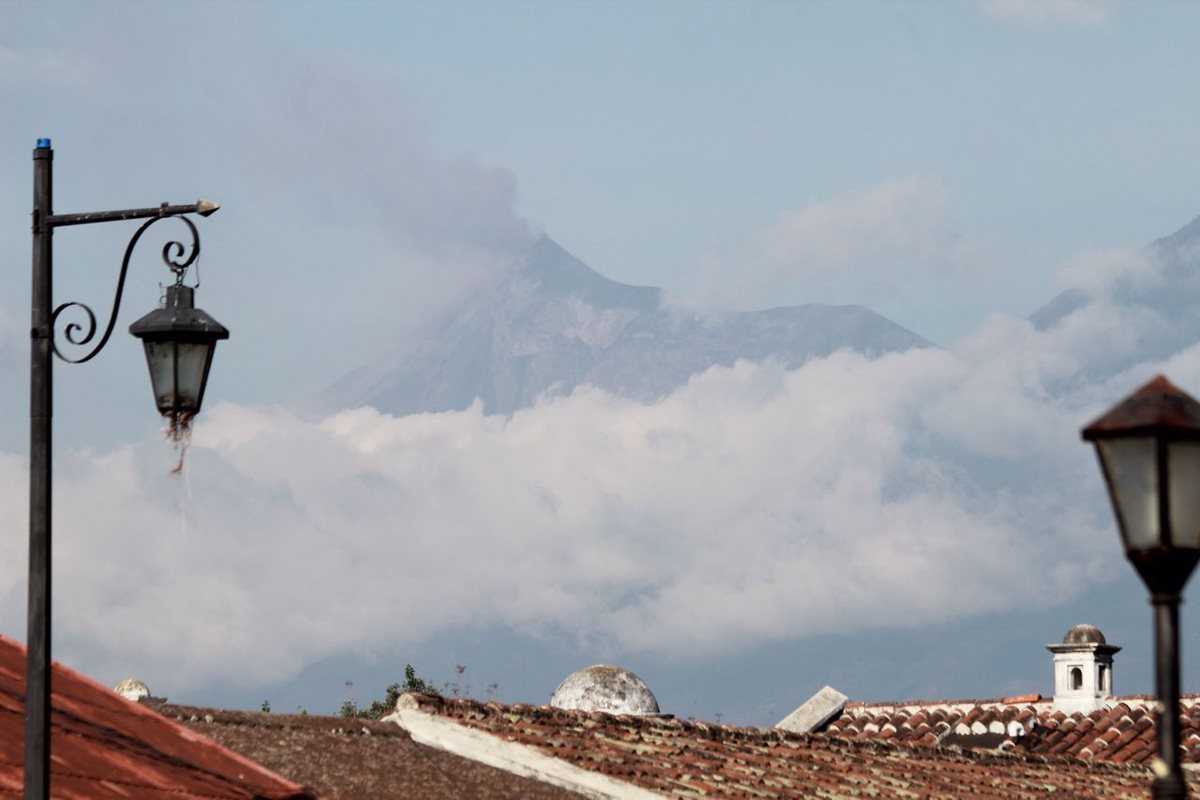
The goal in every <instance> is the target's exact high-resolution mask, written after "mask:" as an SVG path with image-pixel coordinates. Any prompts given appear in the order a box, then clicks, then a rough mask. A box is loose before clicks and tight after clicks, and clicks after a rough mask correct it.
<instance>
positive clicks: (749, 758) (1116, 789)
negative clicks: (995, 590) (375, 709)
mask: <svg viewBox="0 0 1200 800" xmlns="http://www.w3.org/2000/svg"><path fill="white" fill-rule="evenodd" d="M400 708H401V709H404V711H402V712H401V714H400V715H398V717H402V716H403V715H404V714H406V713H407V714H412V713H414V712H417V713H419V714H420V715H422V717H421V718H424V717H431V718H434V719H441V720H451V721H453V722H455V723H457V724H458V725H460V726H463V727H466V728H469V729H473V730H477V731H483V732H486V733H489V734H492V735H493V736H495V737H497V738H499V739H501V740H503V741H508V742H515V743H519V744H523V745H526V746H528V747H531V748H534V749H535V750H537V751H539V752H541V753H543V754H546V755H549V756H552V757H553V758H556V759H559V760H561V761H564V762H567V763H569V764H572V765H574V766H576V767H580V768H582V769H585V770H589V771H593V772H598V773H602V774H604V775H607V776H609V777H611V778H614V779H617V780H620V781H624V782H627V783H629V784H633V785H635V786H637V787H640V788H642V789H645V790H650V791H653V792H656V793H659V794H661V795H663V796H667V797H679V798H731V799H732V798H812V797H821V798H865V797H872V798H902V797H903V798H914V797H928V798H960V797H961V798H965V797H971V798H983V799H984V800H986V799H987V798H995V799H996V800H1000V798H1004V800H1023V799H1024V798H1041V797H1045V796H1046V795H1047V794H1051V793H1053V794H1056V795H1057V796H1060V797H1070V798H1081V799H1082V798H1101V797H1103V798H1145V797H1148V796H1149V779H1150V774H1149V771H1148V770H1146V769H1144V768H1142V767H1137V766H1131V765H1112V764H1097V765H1089V764H1086V763H1084V762H1082V761H1080V760H1079V759H1076V758H1058V757H1042V756H1033V755H1027V754H1012V753H998V752H989V753H984V752H978V751H973V750H969V749H963V748H958V747H944V746H934V745H917V744H912V743H894V742H886V741H880V740H879V738H878V737H864V738H863V739H862V740H857V741H856V740H852V739H849V738H843V737H840V736H836V735H829V734H820V735H804V734H794V733H786V732H783V731H779V730H774V729H759V728H737V727H734V726H730V725H711V724H706V723H701V722H685V721H681V720H676V719H662V718H656V717H633V716H613V715H609V714H604V713H600V712H581V711H568V710H562V709H555V708H550V707H547V706H527V705H513V706H504V705H499V704H497V703H487V704H483V703H479V702H476V701H472V700H459V699H453V700H452V699H444V698H434V697H428V696H425V695H415V694H407V695H404V696H402V697H401V701H400ZM410 724H411V723H410Z"/></svg>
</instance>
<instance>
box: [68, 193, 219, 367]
mask: <svg viewBox="0 0 1200 800" xmlns="http://www.w3.org/2000/svg"><path fill="white" fill-rule="evenodd" d="M165 210H166V208H165V207H164V211H165ZM189 210H193V209H189ZM210 213H211V212H210ZM164 219H177V220H179V221H180V222H182V223H183V224H185V225H187V227H188V231H189V232H190V233H191V236H192V241H191V245H190V246H187V245H185V244H184V243H183V242H180V241H178V240H171V241H168V242H167V243H166V244H164V245H163V249H162V260H163V263H164V264H166V266H167V269H169V270H171V272H173V273H174V274H175V285H177V286H178V285H180V284H182V283H183V276H184V274H186V272H187V270H188V267H190V266H192V265H193V264H195V263H196V259H198V258H199V257H200V233H199V231H197V230H196V226H195V224H194V223H193V222H192V221H191V220H190V219H188V218H187V217H185V216H182V215H180V214H169V213H168V214H163V215H162V216H156V217H152V218H151V219H148V220H146V222H144V223H142V226H141V227H140V228H138V229H137V232H136V233H134V234H133V238H131V239H130V240H129V244H128V245H127V246H126V247H125V257H124V258H123V259H122V260H121V274H120V275H119V276H118V277H117V291H116V294H115V295H114V297H113V303H112V311H111V312H110V313H109V316H108V324H107V325H106V326H105V328H104V333H103V334H102V335H101V336H100V341H99V342H97V343H96V346H95V347H93V348H92V349H91V350H89V351H87V352H86V353H85V354H84V355H82V356H80V357H78V358H72V357H70V356H69V355H66V354H64V353H63V352H62V350H60V349H59V347H58V336H57V331H58V322H59V315H61V314H62V313H63V312H65V311H67V310H68V309H71V308H78V309H82V310H83V313H84V315H85V321H84V322H82V323H80V322H69V323H67V324H66V325H65V326H64V327H63V337H64V338H65V339H66V341H67V342H69V343H70V344H72V345H74V346H75V347H87V346H88V345H89V344H91V342H92V340H93V339H94V338H95V337H96V330H97V328H96V315H95V314H94V313H93V312H92V309H91V308H89V307H88V306H87V305H85V304H84V303H80V302H76V301H71V302H68V303H63V304H61V305H59V306H58V307H57V308H55V309H54V312H53V313H52V314H51V315H50V330H51V337H50V341H51V345H52V346H53V348H54V355H56V356H58V357H59V358H60V359H62V360H63V361H66V362H67V363H68V364H82V363H84V362H85V361H91V360H92V359H93V358H95V357H96V355H97V354H98V353H99V352H100V351H101V350H103V349H104V345H106V344H108V340H109V337H111V336H112V332H113V328H115V327H116V324H117V315H118V314H120V312H121V296H122V295H123V294H124V292H125V276H126V274H128V272H129V262H130V259H131V258H132V257H133V251H134V249H135V248H136V247H137V244H138V241H139V240H140V239H141V238H142V234H144V233H145V232H146V231H147V230H148V229H149V228H150V226H152V225H154V223H156V222H161V221H163V220H164Z"/></svg>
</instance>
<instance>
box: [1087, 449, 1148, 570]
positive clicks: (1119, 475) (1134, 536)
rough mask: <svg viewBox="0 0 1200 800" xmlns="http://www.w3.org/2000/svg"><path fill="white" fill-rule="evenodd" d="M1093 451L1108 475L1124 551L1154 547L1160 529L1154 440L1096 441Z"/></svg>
mask: <svg viewBox="0 0 1200 800" xmlns="http://www.w3.org/2000/svg"><path fill="white" fill-rule="evenodd" d="M1096 449H1097V451H1098V452H1099V454H1100V463H1101V466H1102V467H1103V468H1104V473H1105V475H1107V476H1108V486H1109V492H1110V494H1111V495H1112V501H1113V507H1114V509H1115V510H1116V512H1117V519H1118V520H1119V521H1120V525H1121V536H1122V538H1123V539H1124V540H1125V549H1126V550H1144V549H1147V548H1151V547H1157V546H1158V545H1159V544H1160V541H1159V538H1160V527H1159V522H1158V465H1157V463H1156V458H1155V440H1154V439H1152V438H1148V437H1136V438H1122V439H1101V440H1098V441H1097V442H1096Z"/></svg>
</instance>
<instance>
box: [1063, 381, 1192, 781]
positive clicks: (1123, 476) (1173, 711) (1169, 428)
mask: <svg viewBox="0 0 1200 800" xmlns="http://www.w3.org/2000/svg"><path fill="white" fill-rule="evenodd" d="M1083 438H1084V439H1086V440H1087V441H1089V442H1092V443H1093V444H1095V445H1096V455H1097V456H1098V457H1099V459H1100V468H1101V470H1102V471H1103V472H1104V482H1105V483H1106V484H1107V485H1108V494H1109V497H1110V498H1111V499H1112V506H1113V511H1114V512H1115V513H1116V516H1117V527H1118V528H1119V529H1120V531H1121V540H1122V542H1123V544H1124V545H1125V555H1126V556H1127V557H1128V558H1129V562H1130V563H1131V564H1133V566H1134V568H1135V569H1136V570H1137V571H1138V574H1139V575H1141V576H1142V580H1143V581H1145V583H1146V587H1147V588H1148V589H1149V590H1150V603H1151V605H1153V606H1154V648H1155V654H1154V673H1155V678H1154V684H1155V693H1156V694H1157V695H1158V701H1159V702H1158V706H1157V709H1156V712H1155V728H1156V729H1157V731H1158V757H1157V758H1156V759H1154V761H1153V762H1152V763H1151V768H1152V771H1153V772H1154V775H1155V777H1154V782H1153V783H1152V784H1151V792H1152V794H1153V796H1154V798H1155V800H1182V798H1186V797H1187V794H1188V792H1187V782H1186V781H1185V780H1184V778H1183V769H1182V767H1181V766H1180V757H1179V750H1180V748H1179V742H1180V730H1179V692H1180V685H1179V603H1180V594H1181V593H1182V592H1183V587H1184V585H1186V584H1187V582H1188V578H1190V577H1191V575H1192V571H1193V570H1194V569H1195V568H1196V562H1197V561H1198V560H1200V403H1198V402H1197V401H1196V400H1195V399H1194V398H1193V397H1191V396H1190V395H1189V394H1187V393H1186V392H1184V391H1183V390H1182V389H1179V388H1178V387H1176V386H1174V385H1173V384H1172V383H1171V382H1170V381H1168V380H1167V379H1166V378H1165V377H1163V376H1162V375H1159V376H1157V377H1155V378H1154V380H1152V381H1150V382H1149V383H1147V384H1146V385H1145V386H1143V387H1142V388H1140V389H1138V390H1137V391H1136V392H1134V393H1133V394H1131V395H1130V396H1129V397H1127V398H1125V399H1124V400H1122V401H1121V402H1120V403H1118V404H1117V405H1116V406H1114V407H1113V408H1112V409H1110V410H1109V411H1108V413H1106V414H1104V416H1102V417H1100V418H1099V419H1097V420H1096V421H1095V422H1093V423H1092V424H1091V425H1089V426H1087V427H1086V428H1084V429H1083Z"/></svg>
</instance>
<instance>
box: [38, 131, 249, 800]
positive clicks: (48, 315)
mask: <svg viewBox="0 0 1200 800" xmlns="http://www.w3.org/2000/svg"><path fill="white" fill-rule="evenodd" d="M53 162H54V151H53V150H52V149H51V148H50V140H49V139H38V141H37V147H36V148H35V149H34V151H33V291H32V325H31V327H30V339H31V346H30V382H29V387H30V405H29V610H28V625H29V628H28V636H27V645H26V646H27V648H28V649H27V661H26V667H25V795H24V798H25V800H48V798H49V797H50V627H51V626H50V586H51V580H50V578H51V569H50V567H51V559H50V554H51V537H50V530H51V527H50V496H51V470H50V464H51V418H52V413H53V395H54V392H53V375H52V369H51V367H52V365H53V360H52V356H57V357H58V358H60V359H62V360H63V361H66V362H68V363H72V364H79V363H83V362H85V361H90V360H91V359H92V358H93V357H95V356H96V354H97V353H99V352H100V351H101V350H102V349H103V348H104V345H105V344H107V343H108V339H109V337H110V336H111V335H112V331H113V327H114V326H115V325H116V321H117V314H118V312H119V311H120V308H121V295H122V293H123V291H124V288H125V275H126V273H127V272H128V270H129V260H130V257H131V256H132V255H133V251H134V248H135V247H136V246H137V243H138V241H139V240H140V239H141V237H142V234H144V233H145V232H146V231H147V229H149V228H150V226H152V225H154V224H155V223H157V222H160V221H162V220H164V219H172V218H173V219H178V220H180V221H181V222H183V223H184V224H185V225H186V227H187V229H188V231H189V232H190V233H191V243H190V246H189V247H185V246H184V245H183V244H182V243H181V242H177V241H170V242H167V244H166V245H165V246H164V247H163V251H162V257H163V261H164V262H165V263H166V265H167V267H168V268H169V269H170V270H171V271H172V272H173V273H174V274H175V283H174V285H173V286H170V287H168V289H167V305H166V308H164V309H159V310H156V311H152V312H150V313H149V314H147V315H146V316H145V317H143V318H142V319H141V320H138V322H136V323H134V325H133V326H132V328H131V333H133V334H134V335H135V336H138V337H139V338H141V339H142V340H143V342H144V345H145V352H146V361H147V365H148V366H149V369H150V380H151V385H152V388H153V390H154V395H155V402H156V404H157V405H158V408H159V410H160V411H161V412H162V413H163V414H164V415H167V416H168V417H169V418H170V419H171V420H172V423H173V424H175V423H177V422H179V421H180V420H181V419H182V420H183V421H184V422H186V420H187V419H190V418H191V416H192V415H194V414H195V413H197V412H198V411H199V410H200V402H201V400H202V399H203V394H204V386H205V383H206V380H207V377H208V368H209V365H210V364H211V362H212V351H213V349H214V348H215V347H216V342H217V341H218V340H220V339H226V338H228V337H229V331H227V330H226V329H225V328H224V327H222V326H221V325H220V323H218V322H217V321H216V320H214V319H213V318H212V317H210V316H208V315H207V314H205V313H204V312H203V311H200V310H199V309H196V308H194V307H193V303H192V292H193V287H191V286H185V285H184V283H183V279H184V275H185V274H186V272H187V269H188V267H190V266H191V265H192V264H193V263H195V261H196V259H197V258H198V257H199V255H200V235H199V232H198V231H197V230H196V226H195V225H194V224H193V223H192V221H191V220H190V219H189V218H188V217H187V216H185V215H187V214H199V215H200V216H203V217H207V216H208V215H209V214H212V213H213V212H214V211H216V210H217V208H218V206H217V205H216V204H215V203H211V202H208V201H207V200H200V201H199V202H197V203H194V204H192V205H182V206H172V205H168V204H166V203H163V204H162V205H161V206H157V207H152V208H134V209H127V210H124V211H99V212H94V213H87V214H55V213H54V211H53V179H52V178H53V175H52V172H53V170H52V167H53ZM132 219H145V220H147V221H146V222H144V223H142V226H141V227H140V228H138V229H137V232H136V233H134V235H133V238H131V239H130V240H129V245H128V246H127V247H126V248H125V257H124V259H123V260H122V261H121V272H120V275H119V276H118V278H117V290H116V295H115V297H114V298H113V307H112V311H111V312H110V315H109V318H108V323H107V325H106V326H105V329H104V331H103V333H102V334H101V335H100V340H99V341H98V342H97V343H96V345H95V346H94V347H91V349H90V350H89V349H86V348H87V347H88V346H89V345H90V344H91V342H92V340H93V339H94V338H95V336H96V333H97V326H96V316H95V314H93V313H92V310H91V309H90V308H88V307H87V306H86V305H84V304H82V303H75V302H70V303H63V304H61V305H59V306H53V305H52V301H51V296H52V287H53V241H54V240H53V234H54V229H55V228H60V227H65V226H68V225H91V224H95V223H100V222H119V221H123V220H132ZM69 309H77V310H80V311H82V312H83V314H84V315H85V321H84V322H83V323H82V324H80V323H74V322H73V323H69V324H67V325H65V326H64V328H63V334H64V338H65V340H66V342H67V343H69V344H71V345H75V346H78V347H83V348H85V352H84V353H83V354H82V355H80V356H79V357H70V356H68V355H65V354H64V353H63V351H62V350H60V348H59V344H60V343H59V342H58V341H56V339H55V329H56V326H57V325H58V322H59V318H60V316H61V315H62V314H63V312H65V311H67V310H69Z"/></svg>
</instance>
